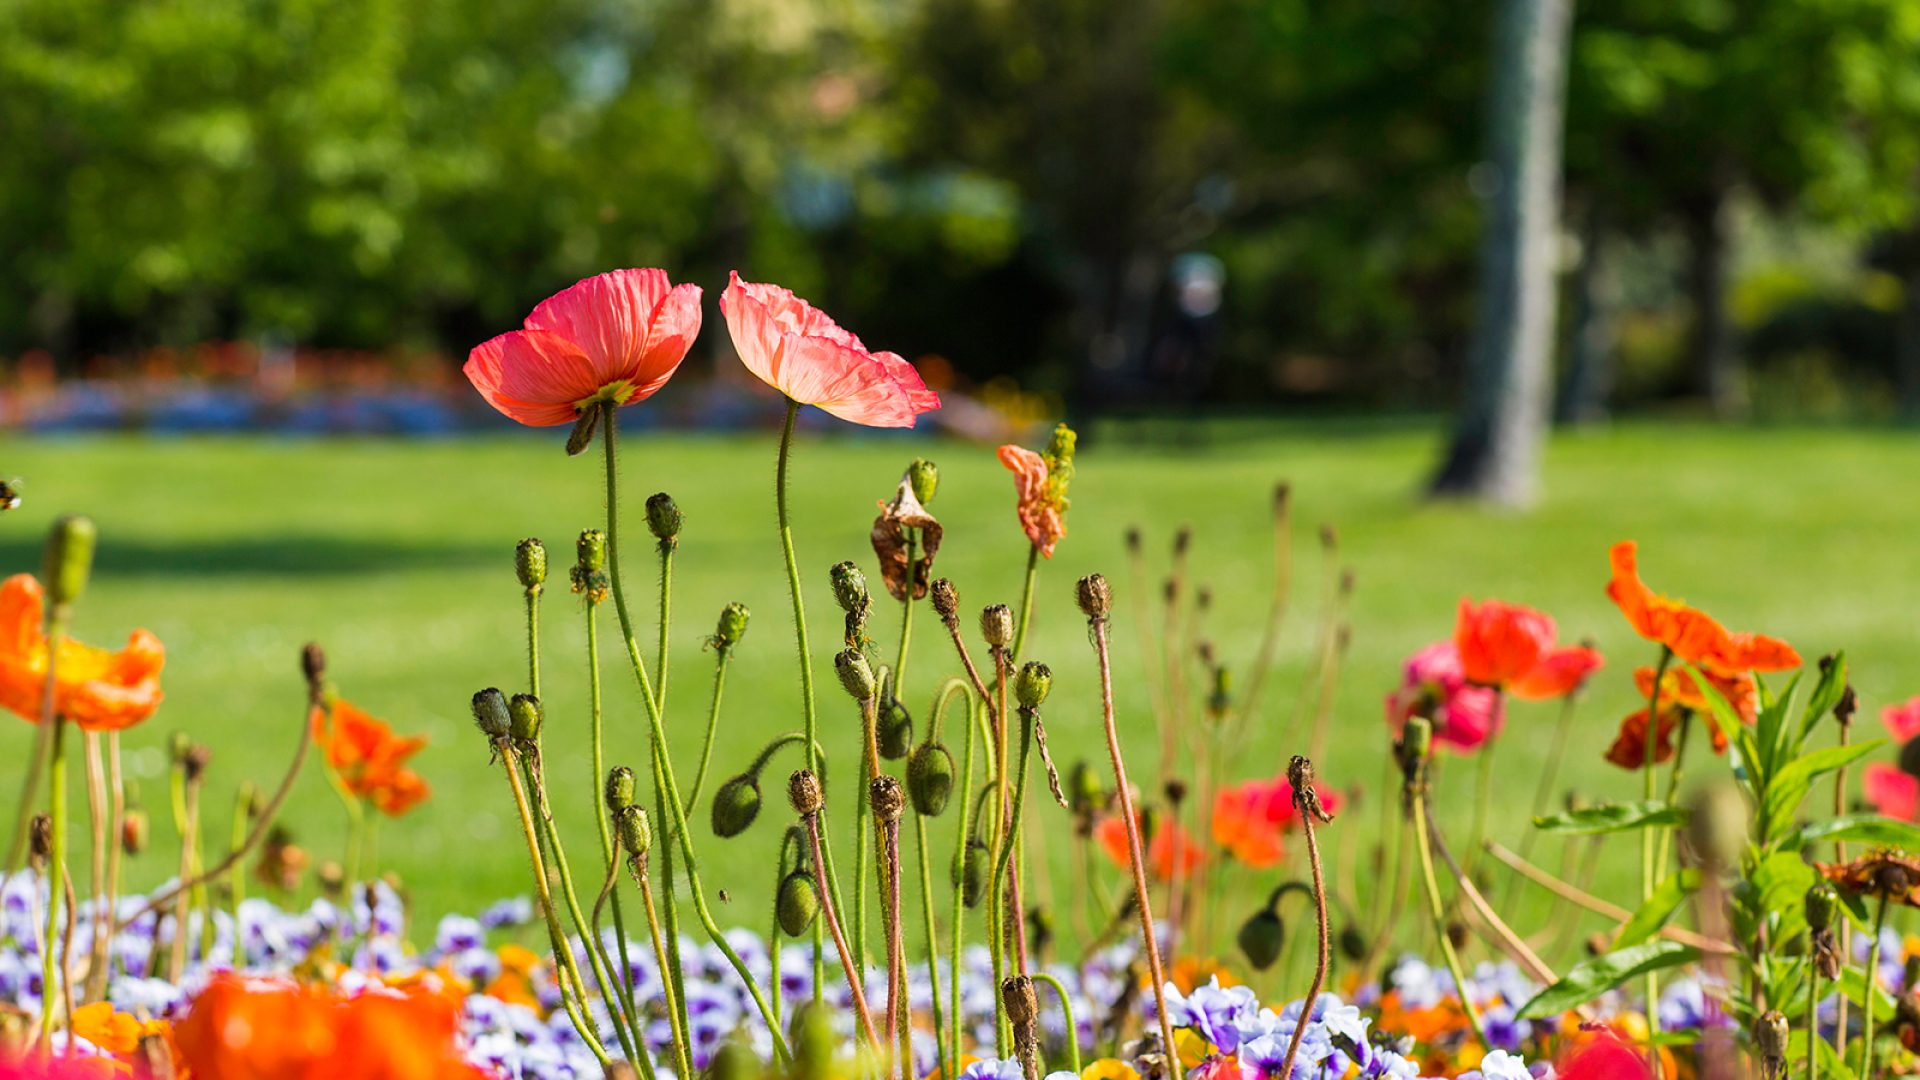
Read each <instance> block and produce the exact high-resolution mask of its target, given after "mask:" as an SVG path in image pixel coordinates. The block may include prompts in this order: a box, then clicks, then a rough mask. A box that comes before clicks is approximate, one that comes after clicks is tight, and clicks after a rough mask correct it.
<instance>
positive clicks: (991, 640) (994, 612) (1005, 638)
mask: <svg viewBox="0 0 1920 1080" xmlns="http://www.w3.org/2000/svg"><path fill="white" fill-rule="evenodd" d="M980 637H981V638H982V639H983V640H984V641H986V643H987V644H988V645H990V646H992V647H993V648H996V649H1005V648H1007V647H1009V646H1011V645H1012V644H1013V609H1012V608H1010V607H1008V606H1007V605H1005V604H988V605H987V606H986V607H985V608H983V609H982V610H981V612H980Z"/></svg>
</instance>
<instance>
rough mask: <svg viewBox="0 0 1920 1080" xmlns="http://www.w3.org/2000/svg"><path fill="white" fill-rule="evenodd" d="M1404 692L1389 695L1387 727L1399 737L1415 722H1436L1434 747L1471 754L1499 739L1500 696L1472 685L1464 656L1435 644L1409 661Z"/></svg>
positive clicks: (1447, 645) (1445, 643)
mask: <svg viewBox="0 0 1920 1080" xmlns="http://www.w3.org/2000/svg"><path fill="white" fill-rule="evenodd" d="M1403 675H1404V678H1403V681H1402V683H1401V684H1400V688H1399V689H1397V690H1395V691H1394V692H1393V693H1391V694H1388V695H1387V724H1388V726H1390V727H1391V728H1392V729H1393V732H1394V734H1395V735H1396V736H1397V735H1398V734H1399V733H1400V730H1401V729H1402V728H1404V727H1406V725H1407V721H1408V720H1409V719H1411V718H1412V717H1415V716H1424V717H1426V718H1427V719H1428V720H1430V721H1432V722H1433V741H1434V742H1435V743H1436V744H1437V745H1440V746H1444V747H1446V748H1448V749H1450V750H1453V751H1455V752H1456V753H1461V754H1470V753H1472V752H1473V751H1475V750H1477V749H1479V748H1480V745H1481V744H1482V743H1485V742H1486V741H1487V740H1488V739H1490V738H1492V737H1493V736H1494V735H1496V734H1498V733H1499V730H1500V721H1501V716H1500V712H1501V710H1500V707H1499V705H1500V701H1499V692H1498V691H1496V690H1494V689H1493V688H1491V687H1487V686H1475V685H1474V684H1472V683H1470V682H1468V681H1467V676H1466V672H1465V671H1464V670H1463V669H1462V668H1461V666H1460V650H1459V649H1457V648H1456V647H1455V646H1454V644H1453V642H1451V641H1436V642H1434V643H1433V644H1431V645H1428V646H1427V647H1426V648H1423V649H1421V650H1420V651H1418V652H1416V653H1414V654H1413V655H1412V656H1410V657H1408V658H1407V663H1406V667H1405V669H1404V673H1403Z"/></svg>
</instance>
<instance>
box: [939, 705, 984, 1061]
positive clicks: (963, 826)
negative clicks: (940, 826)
mask: <svg viewBox="0 0 1920 1080" xmlns="http://www.w3.org/2000/svg"><path fill="white" fill-rule="evenodd" d="M978 712H979V708H978V706H976V705H975V703H974V700H973V699H972V698H969V699H968V700H967V723H966V728H967V741H966V749H965V752H964V756H963V758H962V761H963V764H962V765H961V768H960V787H959V789H958V794H959V796H960V831H959V832H958V833H957V834H956V835H957V836H958V837H959V839H958V840H956V841H955V843H954V852H953V859H954V862H953V869H954V873H953V939H952V941H950V942H949V943H948V945H947V974H948V978H949V979H950V985H949V986H948V988H947V1000H948V1001H949V1002H951V1003H952V1005H953V1015H952V1016H951V1017H949V1020H948V1023H949V1024H950V1026H951V1028H952V1030H951V1033H950V1038H949V1039H948V1044H947V1060H948V1061H949V1062H952V1063H954V1064H955V1065H958V1064H959V1062H960V1060H961V1059H960V1020H961V1014H962V1013H963V1012H964V1011H965V1010H964V1009H963V1008H962V1007H961V997H960V949H961V945H962V942H963V941H964V940H965V938H966V925H967V905H966V900H965V894H966V884H965V880H966V872H965V871H966V858H967V841H968V838H969V837H970V836H971V835H972V831H971V827H972V823H971V822H970V821H968V820H967V819H968V817H969V812H970V811H971V809H972V804H973V800H972V799H971V798H970V797H969V795H970V793H971V792H972V790H973V733H974V728H975V726H976V724H977V713H978ZM940 1075H941V1077H942V1080H953V1078H952V1076H951V1075H950V1074H949V1073H948V1072H946V1071H945V1070H944V1069H943V1070H942V1072H941V1074H940Z"/></svg>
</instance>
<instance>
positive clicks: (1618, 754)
mask: <svg viewBox="0 0 1920 1080" xmlns="http://www.w3.org/2000/svg"><path fill="white" fill-rule="evenodd" d="M1679 726H1680V710H1679V709H1669V708H1667V707H1666V706H1665V705H1664V704H1663V705H1662V706H1661V708H1660V726H1659V728H1658V729H1657V730H1655V732H1654V744H1653V761H1654V764H1656V765H1660V764H1664V763H1666V762H1668V761H1672V760H1673V731H1674V729H1675V728H1677V727H1679ZM1607 760H1608V761H1611V762H1613V763H1614V764H1615V765H1618V766H1620V767H1621V768H1623V769H1640V768H1644V767H1645V766H1646V762H1647V710H1645V709H1641V710H1640V711H1639V712H1636V713H1634V714H1633V715H1631V716H1629V717H1627V718H1626V719H1625V720H1622V721H1620V733H1619V734H1618V735H1616V736H1614V739H1613V745H1612V746H1610V747H1608V748H1607Z"/></svg>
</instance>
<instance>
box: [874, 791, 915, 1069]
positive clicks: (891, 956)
mask: <svg viewBox="0 0 1920 1080" xmlns="http://www.w3.org/2000/svg"><path fill="white" fill-rule="evenodd" d="M880 859H881V866H882V871H883V874H882V876H883V877H884V879H885V882H884V883H885V886H886V893H887V910H886V933H887V1026H888V1027H889V1028H890V1029H892V1030H891V1034H893V1035H894V1037H895V1038H896V1039H898V1041H899V1046H900V1049H899V1061H898V1063H897V1066H896V1071H897V1072H898V1074H899V1075H900V1077H901V1080H913V1076H914V1068H913V1039H912V1037H911V1035H910V1034H909V1031H910V1030H911V1028H912V1026H913V1007H912V1005H911V1003H910V1002H909V1001H908V1000H907V966H906V955H905V953H906V950H905V947H904V944H903V942H902V936H903V935H902V934H901V932H900V890H901V887H902V885H903V883H904V881H905V877H906V875H904V874H902V873H901V872H900V821H899V819H898V818H895V819H894V820H892V821H887V822H884V823H883V824H882V825H881V843H880Z"/></svg>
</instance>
